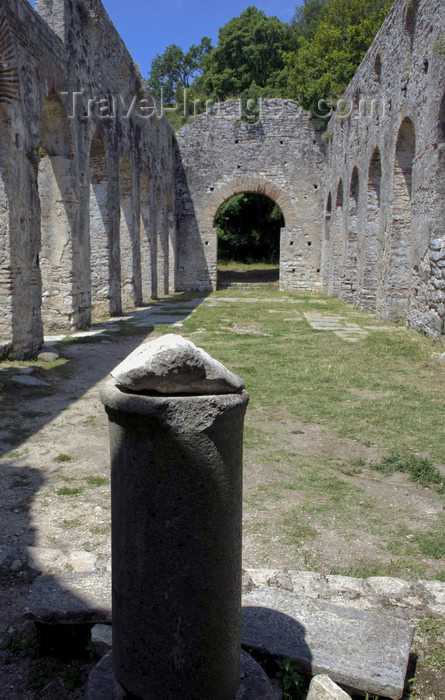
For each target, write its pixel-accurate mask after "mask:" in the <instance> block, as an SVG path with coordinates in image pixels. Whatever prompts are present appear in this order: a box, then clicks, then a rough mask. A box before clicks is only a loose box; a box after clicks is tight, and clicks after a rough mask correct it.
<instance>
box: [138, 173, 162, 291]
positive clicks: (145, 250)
mask: <svg viewBox="0 0 445 700" xmlns="http://www.w3.org/2000/svg"><path fill="white" fill-rule="evenodd" d="M140 201H141V224H140V234H141V284H142V301H143V302H147V301H148V300H149V299H156V298H157V294H158V282H157V269H156V256H157V237H156V226H155V222H154V209H153V205H152V184H151V182H150V180H149V177H148V173H147V171H146V170H144V171H143V173H142V177H141V196H140Z"/></svg>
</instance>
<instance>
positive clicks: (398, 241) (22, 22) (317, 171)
mask: <svg viewBox="0 0 445 700" xmlns="http://www.w3.org/2000/svg"><path fill="white" fill-rule="evenodd" d="M444 37H445V6H444V4H443V0H395V2H394V5H393V7H392V9H391V11H390V12H389V15H388V17H387V18H386V20H385V22H384V23H383V25H382V27H381V29H380V31H379V32H378V34H377V36H376V38H375V40H374V42H373V43H372V45H371V47H370V48H369V50H368V52H367V54H366V56H365V58H364V60H363V61H362V63H361V65H360V67H359V68H358V70H357V72H356V74H355V76H354V78H353V80H352V82H351V84H350V85H349V87H348V89H347V91H346V93H345V96H344V99H343V100H342V101H341V104H340V105H339V107H338V109H337V111H336V113H335V114H334V115H333V116H332V117H331V118H330V121H329V122H328V125H327V129H326V130H325V131H320V130H319V129H317V122H314V121H311V120H310V119H309V118H308V116H307V114H306V113H305V112H304V111H303V110H302V109H301V108H300V107H299V106H298V105H297V104H296V103H295V102H293V101H291V100H278V99H273V100H260V103H259V108H258V109H259V115H258V118H257V119H256V120H255V121H252V120H249V119H246V118H245V113H244V112H243V110H244V107H243V106H242V105H240V104H239V102H237V101H233V102H226V103H223V104H216V105H214V106H213V107H209V108H208V109H206V110H205V111H204V112H203V113H202V114H200V115H199V116H198V117H197V118H196V120H195V121H193V123H190V124H188V125H186V126H184V127H183V128H182V129H181V130H180V131H179V132H178V133H177V134H174V132H173V130H172V128H171V127H170V125H169V123H168V121H167V119H166V118H165V116H163V115H162V109H160V108H159V106H158V105H156V104H155V103H154V101H153V99H152V97H151V95H150V94H149V92H148V91H147V90H146V88H145V84H144V82H143V80H142V78H141V76H140V74H139V72H138V69H137V67H136V66H135V64H134V63H133V60H132V58H131V56H130V55H129V53H128V51H127V49H126V48H125V45H124V44H123V42H122V40H121V38H120V37H119V34H118V33H117V31H116V29H115V28H114V26H113V24H112V23H111V21H110V19H109V17H108V15H107V13H106V12H105V10H104V8H103V6H102V4H101V2H100V0H35V10H33V8H32V7H31V5H30V4H29V2H28V0H9V1H8V3H7V4H6V3H3V4H2V5H1V6H0V309H1V314H0V356H1V357H3V358H5V357H10V358H21V357H26V356H32V355H33V354H35V353H36V352H37V351H38V350H39V348H40V347H41V346H42V343H43V337H44V334H45V333H48V332H54V331H58V332H66V333H69V332H70V331H73V330H76V329H81V328H86V327H88V326H89V325H90V324H91V322H92V321H93V322H94V320H96V319H98V318H102V317H104V316H109V315H116V314H120V313H121V312H122V310H125V309H129V308H132V307H134V306H138V305H141V304H144V303H148V302H149V301H150V300H151V299H154V298H156V297H157V296H158V295H164V294H168V293H171V292H174V291H192V290H201V291H206V290H209V291H210V290H212V289H215V288H216V284H217V230H216V228H215V223H214V222H215V216H216V214H217V212H218V210H219V208H220V206H221V205H222V204H223V203H224V202H225V201H227V200H228V199H229V198H230V197H231V196H233V195H234V194H237V193H239V192H259V193H262V194H264V195H267V196H268V197H270V198H271V199H272V200H274V201H275V202H276V203H277V204H278V205H279V206H280V207H281V211H282V213H283V217H284V227H283V228H282V230H281V242H280V287H281V289H283V290H286V291H295V292H299V291H324V292H326V293H328V294H331V295H336V296H338V297H339V298H340V299H342V300H343V301H345V302H347V303H350V304H355V305H356V306H357V307H358V308H360V309H364V310H366V311H369V312H371V313H374V314H376V315H377V317H379V318H382V319H387V320H388V321H393V322H402V323H406V324H408V325H409V326H410V327H411V328H413V329H415V330H417V331H420V332H423V333H425V334H426V335H428V336H429V337H430V338H432V339H434V340H440V339H443V338H444V337H445V330H444V323H445V230H444V223H445V38H444Z"/></svg>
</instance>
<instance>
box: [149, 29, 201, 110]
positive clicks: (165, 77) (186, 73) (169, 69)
mask: <svg viewBox="0 0 445 700" xmlns="http://www.w3.org/2000/svg"><path fill="white" fill-rule="evenodd" d="M212 49H213V47H212V42H211V40H210V39H209V38H208V37H207V36H205V37H203V38H202V39H201V43H200V44H192V45H191V47H190V48H189V50H188V51H187V52H184V51H183V50H182V49H181V47H180V46H178V45H177V44H170V45H169V46H167V48H166V49H165V51H164V53H163V54H157V56H156V58H154V59H153V61H152V62H151V71H150V75H149V77H148V81H147V84H148V87H149V88H150V90H151V91H152V92H153V94H154V96H155V98H156V99H157V100H160V99H161V89H162V91H163V100H164V102H165V103H166V104H167V105H171V104H173V102H174V101H175V99H176V93H177V89H178V87H179V88H187V87H189V85H190V81H191V79H192V78H195V77H196V76H197V75H199V73H200V72H201V70H202V60H203V58H204V56H205V55H206V54H208V53H210V52H211V51H212Z"/></svg>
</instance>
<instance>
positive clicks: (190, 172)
mask: <svg viewBox="0 0 445 700" xmlns="http://www.w3.org/2000/svg"><path fill="white" fill-rule="evenodd" d="M248 116H249V115H248V114H247V117H248ZM254 118H255V119H256V121H254V122H253V123H249V121H248V118H246V114H245V107H244V106H243V105H242V104H240V102H238V101H233V102H225V103H222V104H218V105H216V106H214V107H213V108H212V109H211V110H209V111H208V113H204V114H201V115H200V116H198V118H197V119H196V120H195V121H194V122H193V123H192V124H189V125H187V126H185V127H183V128H182V129H181V130H180V131H179V132H178V134H177V142H178V154H177V162H178V178H177V189H176V204H177V206H176V219H177V226H178V273H177V275H178V276H177V287H178V289H193V288H196V286H198V287H200V288H202V289H210V288H215V286H216V283H217V279H216V260H217V235H216V229H215V216H216V214H217V213H218V210H219V208H220V207H221V205H222V204H223V203H224V202H226V201H227V200H228V199H230V197H232V196H233V195H234V194H237V193H240V192H259V193H261V194H264V195H266V196H268V197H270V199H272V200H273V201H274V202H276V203H277V204H278V205H279V206H280V207H281V210H282V213H283V216H284V221H285V227H284V228H283V229H282V231H281V245H280V285H281V288H282V289H290V290H291V289H295V290H296V289H305V290H316V289H318V288H319V287H320V285H321V276H320V265H321V237H320V219H321V215H322V199H321V196H320V193H321V190H322V183H323V180H324V173H325V146H324V144H323V141H322V139H321V134H320V132H318V131H315V130H314V128H313V126H312V125H311V122H310V121H309V119H308V117H307V115H306V114H305V112H304V111H303V110H302V109H301V108H300V107H298V105H296V104H295V103H294V102H292V101H289V100H262V101H261V102H260V110H259V115H257V116H256V117H254ZM197 250H199V251H200V252H199V254H198V255H197V254H196V251H197ZM201 251H202V253H201Z"/></svg>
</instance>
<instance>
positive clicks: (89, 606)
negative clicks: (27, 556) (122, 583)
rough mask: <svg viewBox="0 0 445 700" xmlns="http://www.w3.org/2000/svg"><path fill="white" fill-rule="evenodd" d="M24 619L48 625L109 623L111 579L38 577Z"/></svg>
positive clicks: (104, 575)
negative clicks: (27, 618) (26, 617)
mask: <svg viewBox="0 0 445 700" xmlns="http://www.w3.org/2000/svg"><path fill="white" fill-rule="evenodd" d="M25 612H26V615H27V616H28V617H29V618H31V619H32V620H36V621H38V622H45V623H48V624H56V623H65V624H89V623H93V624H95V623H104V624H110V623H111V576H110V574H108V573H106V572H100V573H99V572H88V573H75V574H52V575H48V576H47V575H42V576H39V577H38V578H37V579H36V580H35V581H34V583H33V585H32V588H31V590H30V593H29V596H28V600H27V604H26V610H25Z"/></svg>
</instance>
